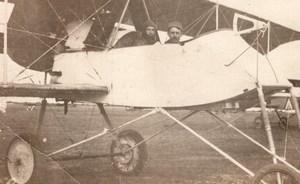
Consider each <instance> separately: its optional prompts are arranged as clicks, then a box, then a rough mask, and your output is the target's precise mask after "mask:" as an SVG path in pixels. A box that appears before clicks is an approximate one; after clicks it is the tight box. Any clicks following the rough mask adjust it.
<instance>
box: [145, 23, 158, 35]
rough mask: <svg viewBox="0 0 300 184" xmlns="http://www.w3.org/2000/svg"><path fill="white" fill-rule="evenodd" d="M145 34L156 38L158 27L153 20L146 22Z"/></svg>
mask: <svg viewBox="0 0 300 184" xmlns="http://www.w3.org/2000/svg"><path fill="white" fill-rule="evenodd" d="M144 32H145V33H146V35H148V36H150V37H155V36H156V25H155V24H154V22H153V21H152V20H149V19H148V20H146V21H145V23H144Z"/></svg>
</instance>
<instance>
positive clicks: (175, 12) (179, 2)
mask: <svg viewBox="0 0 300 184" xmlns="http://www.w3.org/2000/svg"><path fill="white" fill-rule="evenodd" d="M180 4H181V0H179V2H178V5H177V8H176V12H175V17H174V19H173V21H175V20H176V18H177V14H178V10H179V7H180Z"/></svg>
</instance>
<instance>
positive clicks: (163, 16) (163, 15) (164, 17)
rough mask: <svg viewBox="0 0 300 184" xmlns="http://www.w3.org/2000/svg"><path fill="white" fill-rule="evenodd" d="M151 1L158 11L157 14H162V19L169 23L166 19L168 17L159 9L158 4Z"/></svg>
mask: <svg viewBox="0 0 300 184" xmlns="http://www.w3.org/2000/svg"><path fill="white" fill-rule="evenodd" d="M150 1H151V2H152V4H153V5H154V6H155V7H156V9H157V10H158V12H160V14H159V16H158V17H160V16H162V18H163V19H165V22H167V23H169V22H170V21H169V20H168V18H167V17H166V16H165V14H163V13H162V11H161V9H160V8H159V6H158V5H157V4H156V3H155V2H154V0H150Z"/></svg>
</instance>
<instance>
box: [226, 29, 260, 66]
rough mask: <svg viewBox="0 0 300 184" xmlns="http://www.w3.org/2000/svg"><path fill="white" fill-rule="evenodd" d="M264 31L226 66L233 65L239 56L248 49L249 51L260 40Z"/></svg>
mask: <svg viewBox="0 0 300 184" xmlns="http://www.w3.org/2000/svg"><path fill="white" fill-rule="evenodd" d="M262 33H263V32H260V33H259V34H258V36H257V37H256V38H255V40H254V41H253V42H252V43H251V44H250V45H249V47H247V48H246V49H245V50H244V51H243V52H242V53H241V54H239V55H238V56H237V57H236V58H235V59H233V60H232V61H231V62H230V63H229V64H225V66H227V67H228V66H230V65H232V64H233V63H234V62H235V61H236V60H237V59H238V58H240V57H241V56H242V55H243V54H244V53H245V52H246V51H248V50H249V49H250V48H251V47H252V46H253V45H254V44H255V43H256V42H257V40H258V38H259V37H260V35H261V34H262Z"/></svg>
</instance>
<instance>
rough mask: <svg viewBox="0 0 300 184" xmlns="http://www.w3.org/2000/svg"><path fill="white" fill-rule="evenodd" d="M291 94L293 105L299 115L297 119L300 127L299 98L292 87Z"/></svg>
mask: <svg viewBox="0 0 300 184" xmlns="http://www.w3.org/2000/svg"><path fill="white" fill-rule="evenodd" d="M290 94H291V102H292V105H293V107H294V109H295V113H296V116H297V119H298V126H299V128H300V110H299V103H298V101H297V98H296V95H295V92H294V88H293V87H291V88H290Z"/></svg>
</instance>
